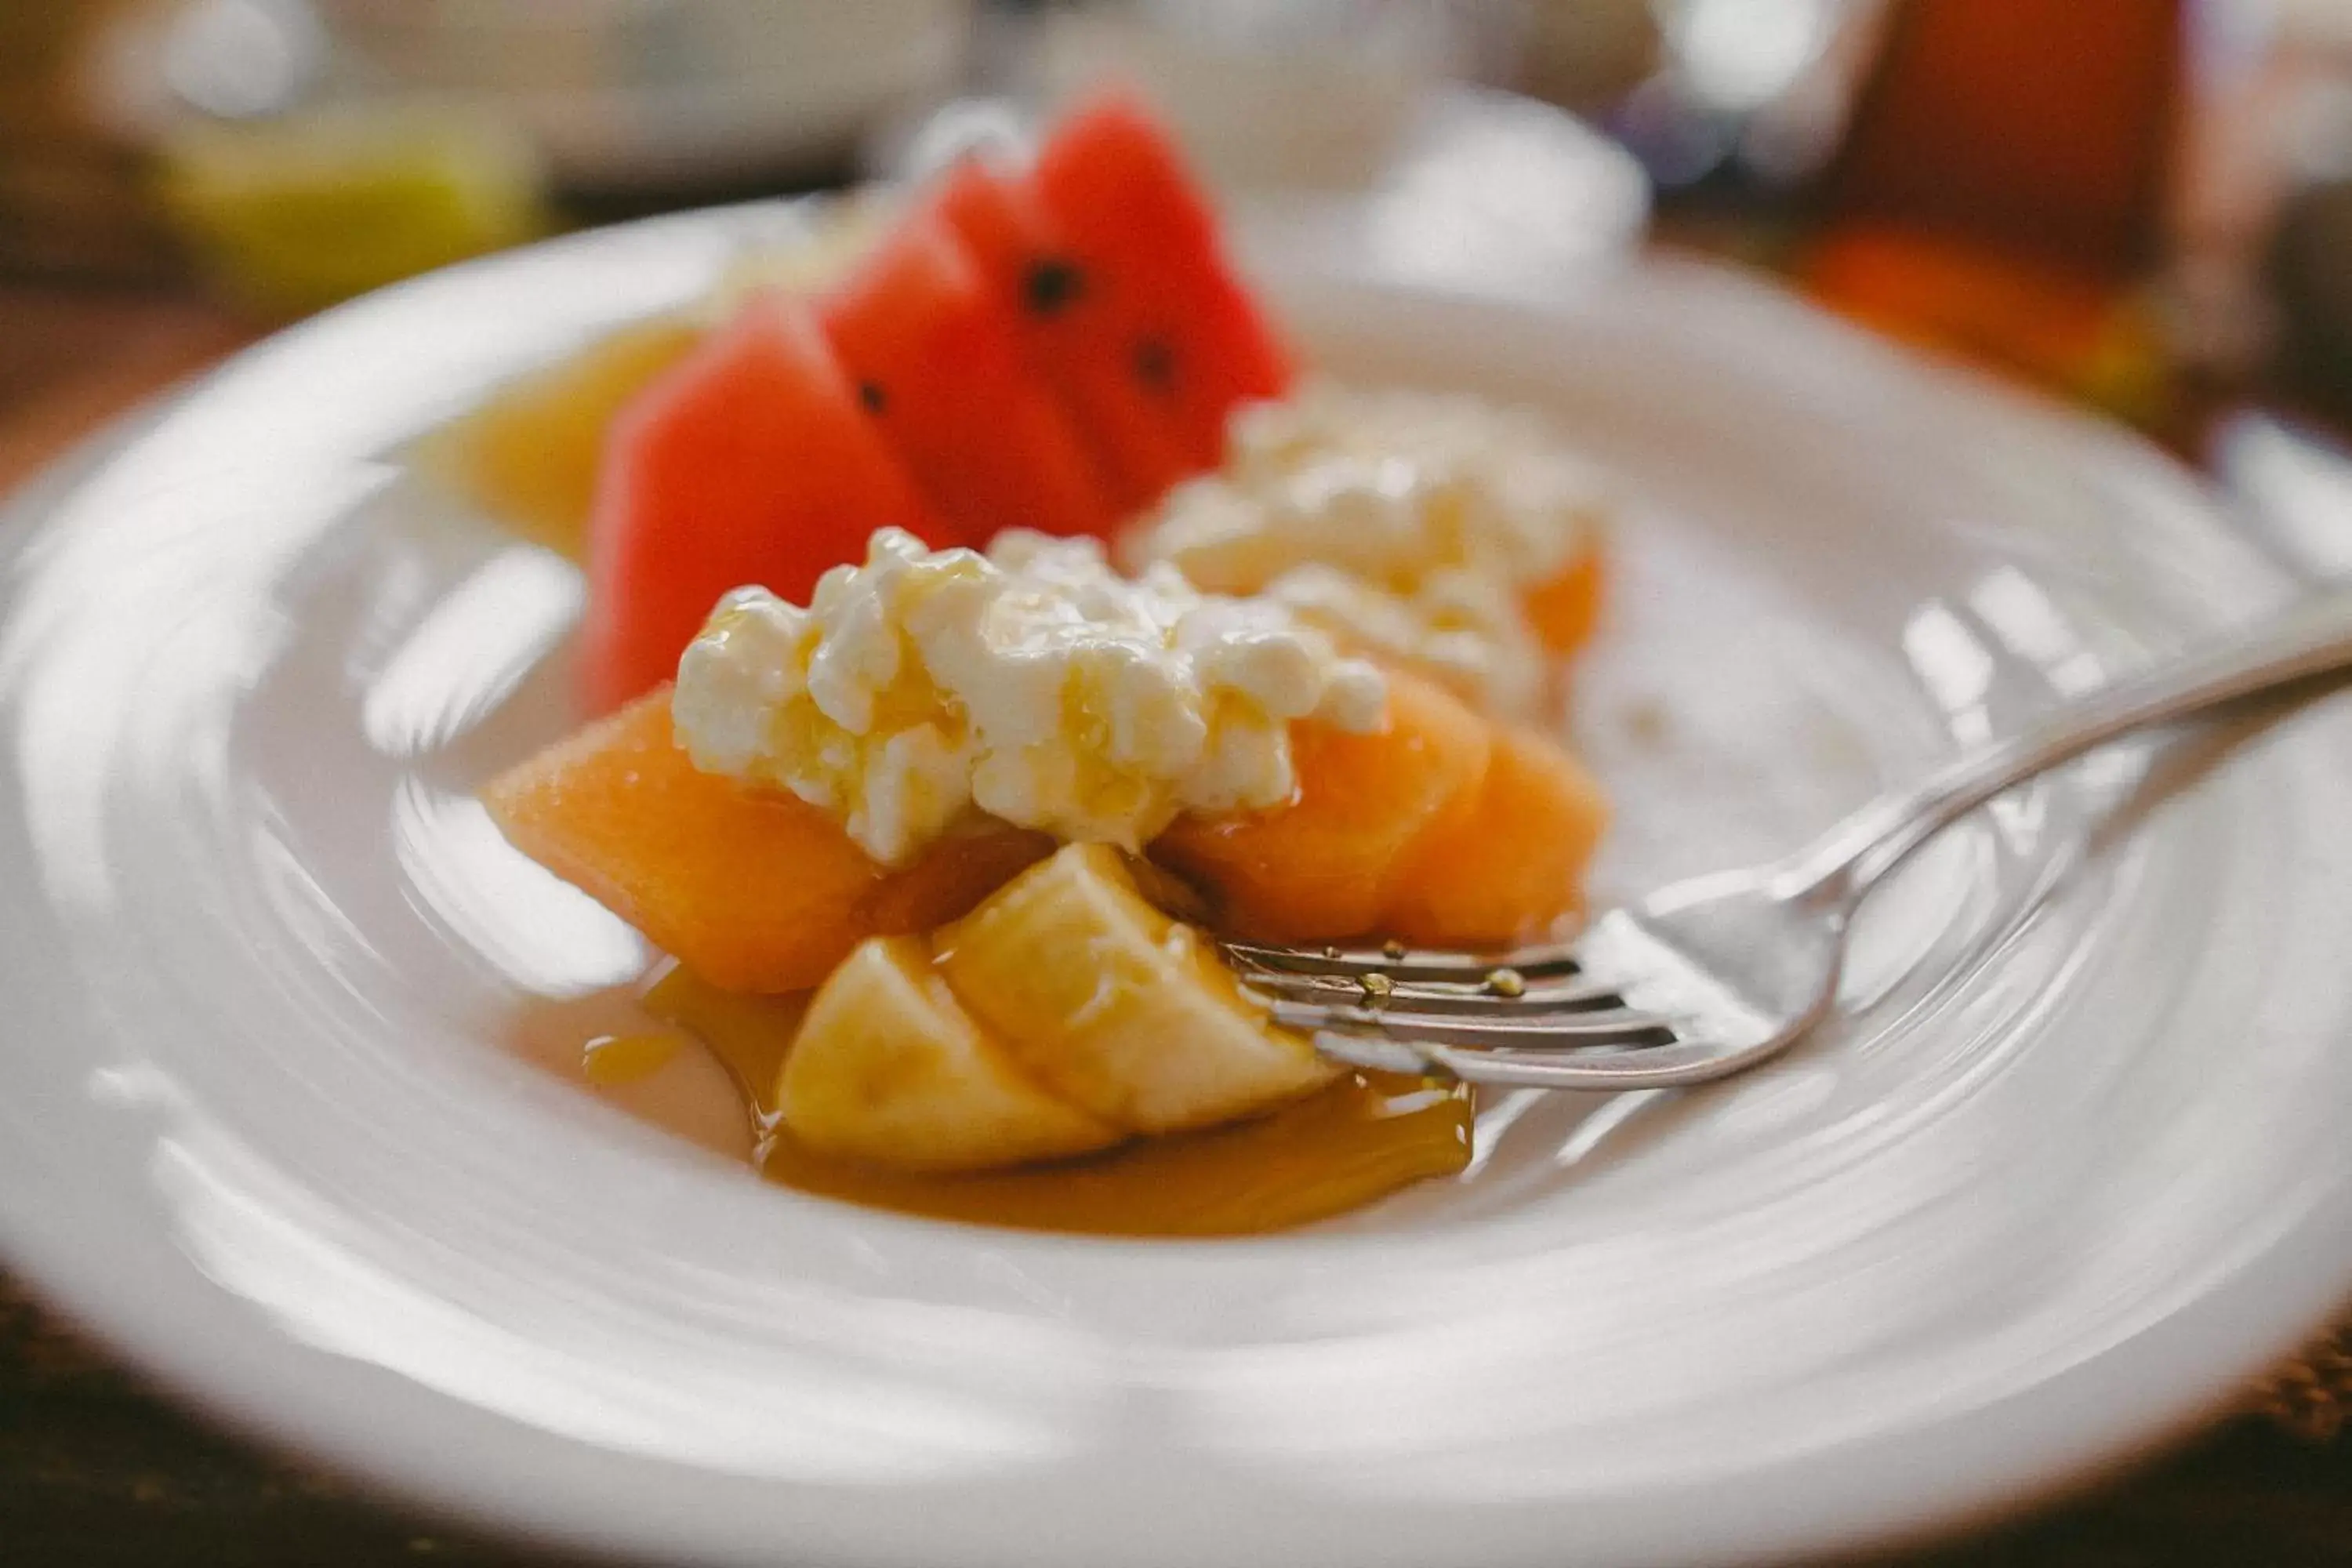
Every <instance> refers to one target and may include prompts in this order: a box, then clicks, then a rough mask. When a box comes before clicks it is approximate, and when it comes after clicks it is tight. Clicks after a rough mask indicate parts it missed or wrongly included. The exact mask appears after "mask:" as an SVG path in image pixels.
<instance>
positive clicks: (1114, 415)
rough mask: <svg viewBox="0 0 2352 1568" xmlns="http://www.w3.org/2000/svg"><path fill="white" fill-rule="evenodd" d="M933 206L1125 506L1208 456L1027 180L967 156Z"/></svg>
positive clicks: (1138, 504)
mask: <svg viewBox="0 0 2352 1568" xmlns="http://www.w3.org/2000/svg"><path fill="white" fill-rule="evenodd" d="M934 210H935V211H936V212H937V214H938V215H939V216H940V218H941V219H942V220H943V221H944V222H946V223H947V224H948V225H949V226H950V227H952V228H953V229H954V230H955V231H956V233H957V234H958V235H959V236H961V237H962V239H963V242H964V246H965V247H966V248H967V249H968V250H970V251H971V254H972V255H973V256H974V257H975V258H977V259H978V261H979V262H980V265H981V266H982V268H983V269H984V270H985V271H986V272H987V274H988V276H989V279H990V281H991V284H992V287H993V288H994V289H995V290H996V293H997V297H998V298H999V299H1001V300H1005V301H1007V302H1008V303H1009V304H1010V305H1011V306H1012V308H1013V310H1014V311H1015V312H1016V314H1015V319H1016V321H1018V322H1019V324H1020V335H1021V343H1022V347H1023V350H1024V352H1025V353H1027V355H1028V357H1029V362H1030V363H1032V364H1034V365H1035V366H1036V367H1037V369H1038V371H1039V373H1040V374H1042V375H1044V376H1045V379H1046V380H1047V381H1049V382H1050V383H1051V384H1053V385H1054V387H1055V390H1056V391H1058V392H1059V393H1060V394H1061V396H1062V400H1063V404H1064V405H1065V406H1066V407H1067V408H1068V409H1069V411H1070V415H1071V418H1072V420H1073V422H1074V423H1075V424H1076V427H1077V430H1078V432H1079V435H1080V437H1082V438H1083V439H1084V440H1085V442H1086V444H1087V447H1088V449H1089V450H1090V451H1092V452H1093V453H1094V455H1095V458H1096V461H1097V468H1098V469H1099V471H1100V472H1101V473H1102V475H1103V477H1104V479H1105V480H1106V482H1107V483H1108V485H1109V486H1110V489H1111V497H1112V500H1113V502H1114V503H1115V506H1116V510H1118V511H1119V512H1120V513H1122V514H1124V513H1127V512H1131V511H1134V510H1138V509H1139V508H1142V507H1145V506H1148V505H1150V503H1151V502H1152V501H1153V500H1157V499H1158V498H1159V496H1160V493H1161V492H1162V491H1164V490H1166V489H1168V487H1169V486H1171V485H1172V484H1174V483H1176V481H1177V480H1179V479H1184V478H1186V477H1187V476H1188V475H1191V474H1194V473H1197V472H1199V471H1200V470H1201V469H1202V468H1204V467H1206V466H1207V465H1206V464H1204V463H1203V462H1202V461H1201V460H1200V458H1199V455H1198V454H1197V453H1196V452H1195V451H1193V450H1192V449H1191V447H1190V446H1189V445H1188V443H1186V442H1184V441H1182V440H1181V439H1180V438H1179V436H1178V433H1177V431H1176V429H1175V427H1174V426H1172V425H1171V423H1170V420H1169V417H1168V410H1167V409H1166V408H1165V407H1164V406H1163V405H1162V404H1161V401H1160V399H1159V398H1157V397H1155V396H1153V395H1150V393H1149V392H1147V391H1146V390H1145V389H1144V388H1143V387H1141V386H1139V385H1138V384H1137V383H1136V381H1135V380H1134V378H1133V377H1132V376H1130V375H1129V374H1127V372H1126V370H1125V368H1124V364H1123V361H1124V359H1125V357H1126V353H1125V348H1124V342H1125V336H1124V333H1123V331H1122V329H1121V323H1120V322H1119V321H1118V319H1116V318H1115V317H1113V316H1111V315H1109V314H1108V313H1107V312H1106V311H1104V310H1102V309H1100V308H1099V306H1100V298H1099V296H1098V295H1097V296H1096V297H1094V298H1089V297H1088V296H1087V294H1086V293H1085V291H1084V290H1083V288H1082V279H1080V276H1079V273H1078V270H1077V268H1076V265H1075V264H1074V263H1073V261H1072V260H1071V258H1070V256H1069V253H1068V251H1067V249H1066V247H1064V246H1062V245H1061V244H1059V243H1058V241H1057V238H1056V232H1057V231H1056V229H1055V226H1054V224H1053V223H1052V221H1051V220H1050V219H1048V218H1047V217H1046V216H1045V211H1044V209H1043V208H1041V207H1040V206H1039V205H1037V200H1036V197H1035V196H1034V195H1033V194H1032V193H1031V192H1030V190H1029V188H1028V187H1027V186H1026V185H1025V184H1020V183H1017V182H1015V181H1013V180H1010V179H1007V178H1006V177H1005V176H1003V174H998V173H997V172H996V171H995V170H993V169H991V168H989V167H987V166H986V165H985V164H983V163H980V162H979V161H978V160H976V159H966V160H965V161H964V162H963V163H961V164H960V165H958V166H957V168H956V169H955V171H954V172H953V173H952V174H950V175H949V176H948V178H947V180H946V182H945V183H944V184H942V185H941V186H940V191H939V194H938V195H937V197H936V205H935V208H934Z"/></svg>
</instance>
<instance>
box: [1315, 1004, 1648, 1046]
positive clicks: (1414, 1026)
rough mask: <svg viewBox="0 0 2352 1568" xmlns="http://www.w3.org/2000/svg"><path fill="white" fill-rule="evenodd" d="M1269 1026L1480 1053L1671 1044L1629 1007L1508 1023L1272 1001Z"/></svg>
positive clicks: (1645, 1015) (1509, 1020)
mask: <svg viewBox="0 0 2352 1568" xmlns="http://www.w3.org/2000/svg"><path fill="white" fill-rule="evenodd" d="M1273 1014H1274V1021H1275V1022H1276V1023H1277V1024H1280V1025H1282V1026H1285V1027H1286V1028H1293V1029H1299V1030H1303V1031H1307V1032H1309V1033H1317V1032H1328V1033H1333V1034H1365V1033H1369V1034H1376V1035H1380V1036H1382V1037H1385V1038H1388V1039H1391V1040H1403V1041H1408V1042H1412V1043H1414V1044H1421V1045H1438V1046H1469V1047H1477V1048H1479V1049H1481V1050H1493V1049H1496V1048H1501V1047H1517V1048H1518V1049H1521V1050H1529V1051H1541V1050H1547V1049H1549V1050H1577V1049H1583V1048H1589V1047H1598V1046H1656V1045H1666V1044H1669V1043H1671V1042H1672V1041H1673V1040H1674V1038H1675V1031H1674V1026H1673V1025H1672V1023H1670V1022H1669V1021H1668V1020H1666V1019H1664V1018H1663V1017H1660V1016H1658V1015H1657V1014H1655V1013H1643V1012H1637V1011H1635V1010H1633V1008H1629V1007H1619V1008H1612V1009H1610V1010H1609V1011H1607V1012H1602V1013H1557V1014H1539V1015H1536V1016H1514V1017H1509V1018H1492V1017H1488V1018H1462V1017H1445V1016H1435V1015H1430V1014H1413V1013H1410V1012H1398V1011H1395V1010H1392V1009H1390V1008H1386V1007H1382V1008H1378V1009H1374V1008H1369V1007H1322V1006H1317V1005H1312V1004H1302V1003H1296V1002H1277V1003H1276V1004H1275V1005H1274V1007H1273Z"/></svg>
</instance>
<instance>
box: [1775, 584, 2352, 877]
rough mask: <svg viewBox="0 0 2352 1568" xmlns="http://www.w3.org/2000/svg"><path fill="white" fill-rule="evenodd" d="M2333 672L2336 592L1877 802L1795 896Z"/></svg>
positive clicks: (2347, 645) (2104, 692)
mask: <svg viewBox="0 0 2352 1568" xmlns="http://www.w3.org/2000/svg"><path fill="white" fill-rule="evenodd" d="M2336 673H2344V674H2347V675H2352V591H2347V590H2341V589H2338V590H2333V591H2330V592H2327V593H2324V594H2319V595H2314V596H2312V597H2310V598H2308V599H2305V600H2303V601H2301V602H2299V603H2297V604H2295V605H2293V606H2292V607H2290V608H2289V609H2288V610H2287V611H2286V612H2285V613H2284V615H2282V616H2279V617H2278V618H2277V619H2276V620H2274V621H2273V622H2271V623H2269V624H2267V625H2265V626H2263V627H2262V628H2261V629H2260V630H2257V631H2254V632H2252V633H2249V634H2242V635H2239V636H2235V637H2227V638H2224V639H2221V640H2220V641H2217V642H2215V643H2214V644H2212V645H2210V646H2208V647H2201V648H2196V649H2192V650H2191V651H2190V652H2189V653H2186V654H2183V655H2181V656H2180V657H2179V658H2174V659H2171V660H2168V661H2167V662H2165V663H2162V664H2158V665H2157V666H2155V667H2154V668H2149V669H2145V670H2142V671H2139V672H2137V673H2136V674H2133V675H2129V676H2126V677H2125V678H2124V679H2121V680H2118V681H2116V682H2114V683H2113V684H2111V685H2107V686H2103V687H2100V688H2098V689H2096V690H2094V691H2091V692H2089V693H2087V694H2085V695H2084V696H2082V697H2079V698H2076V699H2074V700H2072V701H2070V702H2067V703H2064V704H2063V705H2061V706H2060V707H2058V708H2056V709H2053V710H2051V711H2050V712H2048V713H2046V714H2044V715H2042V717H2041V718H2040V719H2038V720H2036V721H2034V722H2033V723H2032V724H2030V725H2028V726H2027V727H2026V728H2025V729H2023V730H2021V731H2019V732H2018V733H2016V734H2014V735H2011V736H2010V737H2008V738H2006V739H2003V740H2000V741H1995V742H1990V743H1989V744H1986V745H1983V746H1979V747H1978V748H1977V749H1975V750H1973V751H1970V752H1965V753H1963V754H1962V755H1960V756H1959V757H1958V758H1955V759H1954V760H1953V761H1952V762H1951V763H1948V764H1947V765H1946V766H1945V767H1943V768H1941V769H1939V770H1938V771H1937V773H1934V774H1932V775H1931V776H1929V777H1928V779H1927V781H1926V782H1925V783H1924V784H1919V785H1918V786H1917V787H1916V788H1913V789H1909V790H1903V791H1898V792H1895V793H1894V794H1892V795H1882V796H1880V797H1879V798H1878V799H1877V800H1874V801H1873V802H1872V803H1871V804H1869V805H1865V806H1864V807H1863V808H1862V809H1861V810H1860V811H1857V812H1855V813H1854V814H1853V816H1849V817H1847V818H1846V819H1845V820H1844V821H1843V822H1841V823H1840V824H1838V825H1837V826H1835V827H1833V828H1832V829H1830V831H1829V832H1828V833H1827V834H1825V835H1823V836H1822V837H1821V838H1820V839H1819V840H1817V841H1816V842H1815V843H1814V844H1813V845H1812V846H1811V847H1809V848H1807V849H1805V850H1803V851H1801V853H1800V854H1799V855H1798V856H1797V857H1796V858H1795V859H1794V861H1793V862H1791V870H1790V890H1791V891H1796V892H1803V893H1807V894H1811V896H1814V897H1816V898H1826V899H1829V900H1834V901H1837V902H1841V903H1844V902H1851V901H1852V900H1856V899H1859V898H1860V897H1862V895H1863V894H1864V893H1865V892H1867V891H1869V890H1870V889H1871V888H1872V887H1873V886H1874V885H1875V884H1876V883H1877V882H1878V881H1879V880H1880V879H1882V878H1884V877H1885V875H1886V874H1887V873H1888V872H1890V871H1892V870H1894V869H1895V867H1897V866H1899V865H1901V864H1902V863H1903V861H1904V860H1905V859H1906V858H1908V857H1909V856H1910V854H1911V853H1912V851H1914V850H1916V849H1917V848H1918V847H1920V846H1921V845H1923V844H1925V843H1927V840H1929V839H1930V838H1933V837H1935V836H1936V835H1937V834H1938V833H1940V832H1942V831H1943V830H1944V829H1945V828H1946V827H1948V826H1951V825H1952V824H1953V823H1954V822H1957V821H1958V820H1959V819H1960V818H1961V817H1963V816H1967V815H1969V813H1970V812H1972V811H1974V810H1976V809H1977V808H1978V807H1979V806H1981V805H1984V804H1985V803H1987V802H1988V801H1990V800H1991V799H1992V798H1993V797H1994V796H1996V795H2002V794H2004V793H2006V792H2007V791H2009V790H2011V789H2013V788H2015V787H2016V786H2017V785H2019V784H2023V783H2025V782H2026V781H2027V780H2029V779H2032V778H2036V777H2039V776H2040V775H2041V774H2042V773H2047V772H2049V771H2050V770H2051V769H2052V768H2054V767H2057V766H2059V765H2061V764H2062V763H2069V762H2072V761H2073V760H2074V759H2075V758H2076V757H2079V756H2081V755H2082V754H2083V753H2084V752H2088V751H2091V750H2093V749H2095V748H2096V747H2099V746H2102V745H2105V743H2106V742H2109V741H2113V740H2116V739H2118V738H2120V737H2122V736H2125V735H2128V734H2131V733H2132V732H2134V731H2139V730H2147V729H2154V728H2158V727H2160V726H2162V725H2166V724H2172V723H2178V722H2179V721H2182V720H2185V719H2193V718H2196V717H2199V716H2200V715H2202V714H2205V713H2208V712H2210V711H2211V710H2214V709H2216V708H2220V707H2223V706H2225V705H2227V704H2229V703H2232V702H2237V701H2241V700H2244V699H2247V698H2250V697H2258V696H2261V695H2263V693H2265V692H2269V691H2273V690H2275V689H2279V688H2281V687H2285V686H2291V685H2294V684H2295V683H2296V682H2298V681H2304V680H2310V679H2315V678H2317V677H2321V676H2326V675H2330V674H2336Z"/></svg>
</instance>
